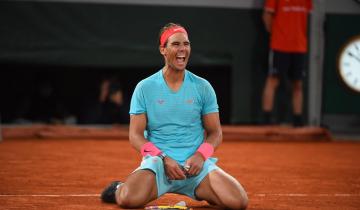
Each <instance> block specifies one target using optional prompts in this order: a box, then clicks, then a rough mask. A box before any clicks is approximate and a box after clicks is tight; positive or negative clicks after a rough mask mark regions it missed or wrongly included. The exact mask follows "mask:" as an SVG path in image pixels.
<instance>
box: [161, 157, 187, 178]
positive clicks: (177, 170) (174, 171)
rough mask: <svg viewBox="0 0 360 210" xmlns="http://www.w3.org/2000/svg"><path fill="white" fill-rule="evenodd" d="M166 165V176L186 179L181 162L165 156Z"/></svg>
mask: <svg viewBox="0 0 360 210" xmlns="http://www.w3.org/2000/svg"><path fill="white" fill-rule="evenodd" d="M164 167H165V173H166V176H167V177H168V178H169V179H170V180H180V179H186V176H185V173H184V172H183V170H181V167H180V166H179V164H178V163H177V162H176V161H175V160H173V159H171V158H169V157H168V156H166V157H165V158H164Z"/></svg>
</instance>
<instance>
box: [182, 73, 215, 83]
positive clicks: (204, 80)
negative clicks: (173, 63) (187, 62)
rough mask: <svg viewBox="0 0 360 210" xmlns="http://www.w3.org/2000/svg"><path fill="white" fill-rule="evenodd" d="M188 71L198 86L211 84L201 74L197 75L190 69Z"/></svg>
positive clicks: (190, 78) (191, 79)
mask: <svg viewBox="0 0 360 210" xmlns="http://www.w3.org/2000/svg"><path fill="white" fill-rule="evenodd" d="M187 72H188V78H189V80H190V81H191V82H192V83H194V84H196V85H198V86H208V85H210V83H209V81H207V80H206V79H205V78H203V77H200V76H198V75H196V74H194V73H192V72H190V71H187Z"/></svg>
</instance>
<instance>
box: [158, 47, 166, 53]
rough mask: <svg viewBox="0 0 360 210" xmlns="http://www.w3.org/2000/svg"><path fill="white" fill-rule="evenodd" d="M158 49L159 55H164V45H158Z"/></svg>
mask: <svg viewBox="0 0 360 210" xmlns="http://www.w3.org/2000/svg"><path fill="white" fill-rule="evenodd" d="M159 51H160V54H161V55H165V51H166V49H165V47H162V46H159Z"/></svg>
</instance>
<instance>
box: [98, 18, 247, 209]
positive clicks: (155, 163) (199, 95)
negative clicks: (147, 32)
mask: <svg viewBox="0 0 360 210" xmlns="http://www.w3.org/2000/svg"><path fill="white" fill-rule="evenodd" d="M159 42H160V46H159V49H160V53H161V55H162V56H163V57H164V60H165V66H164V67H163V68H162V69H161V70H159V71H158V72H156V73H155V74H153V75H151V76H150V77H148V78H146V79H144V80H142V81H141V82H139V83H138V85H137V86H136V88H135V90H134V93H133V96H132V99H131V105H130V130H129V138H130V143H131V145H132V146H133V147H134V148H135V149H136V150H138V151H139V152H140V153H141V155H142V156H143V159H142V162H141V165H140V166H139V168H137V169H136V170H135V171H134V172H133V173H131V174H130V175H129V176H128V178H127V179H126V180H125V182H119V181H115V182H112V183H111V184H110V185H109V186H108V187H106V189H105V190H104V191H103V192H102V194H101V199H102V201H104V202H107V203H117V204H118V205H119V206H120V207H122V208H139V207H143V206H145V205H146V204H147V203H148V202H150V201H152V200H155V199H157V198H158V197H160V196H161V195H163V194H165V193H168V192H169V193H177V194H182V195H187V196H189V197H191V198H193V199H196V200H206V201H207V202H208V203H210V204H212V205H215V206H217V207H219V208H230V209H246V207H247V203H248V197H247V194H246V192H245V190H244V188H243V187H242V186H241V184H240V183H239V182H238V181H237V180H236V179H235V178H234V177H232V176H230V175H229V174H227V173H226V172H225V171H223V170H222V169H221V168H219V167H218V166H217V165H216V161H217V159H216V158H212V157H211V156H212V155H213V152H214V149H215V148H217V147H218V146H219V144H220V143H221V141H222V130H221V125H220V119H219V109H218V104H217V100H216V95H215V91H214V89H213V88H212V86H211V85H210V83H209V82H208V81H207V80H205V79H203V78H201V77H198V76H196V75H195V74H193V73H191V72H190V71H188V70H186V69H185V67H186V65H187V63H188V60H189V57H190V51H191V47H190V41H189V38H188V33H187V31H186V30H185V28H184V27H182V26H180V25H179V24H174V23H169V24H167V25H165V26H164V27H163V28H162V29H161V30H160V34H159ZM204 130H205V131H206V135H204Z"/></svg>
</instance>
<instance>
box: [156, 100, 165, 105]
mask: <svg viewBox="0 0 360 210" xmlns="http://www.w3.org/2000/svg"><path fill="white" fill-rule="evenodd" d="M157 102H158V103H159V104H163V103H164V102H165V100H164V99H159V100H157Z"/></svg>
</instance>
